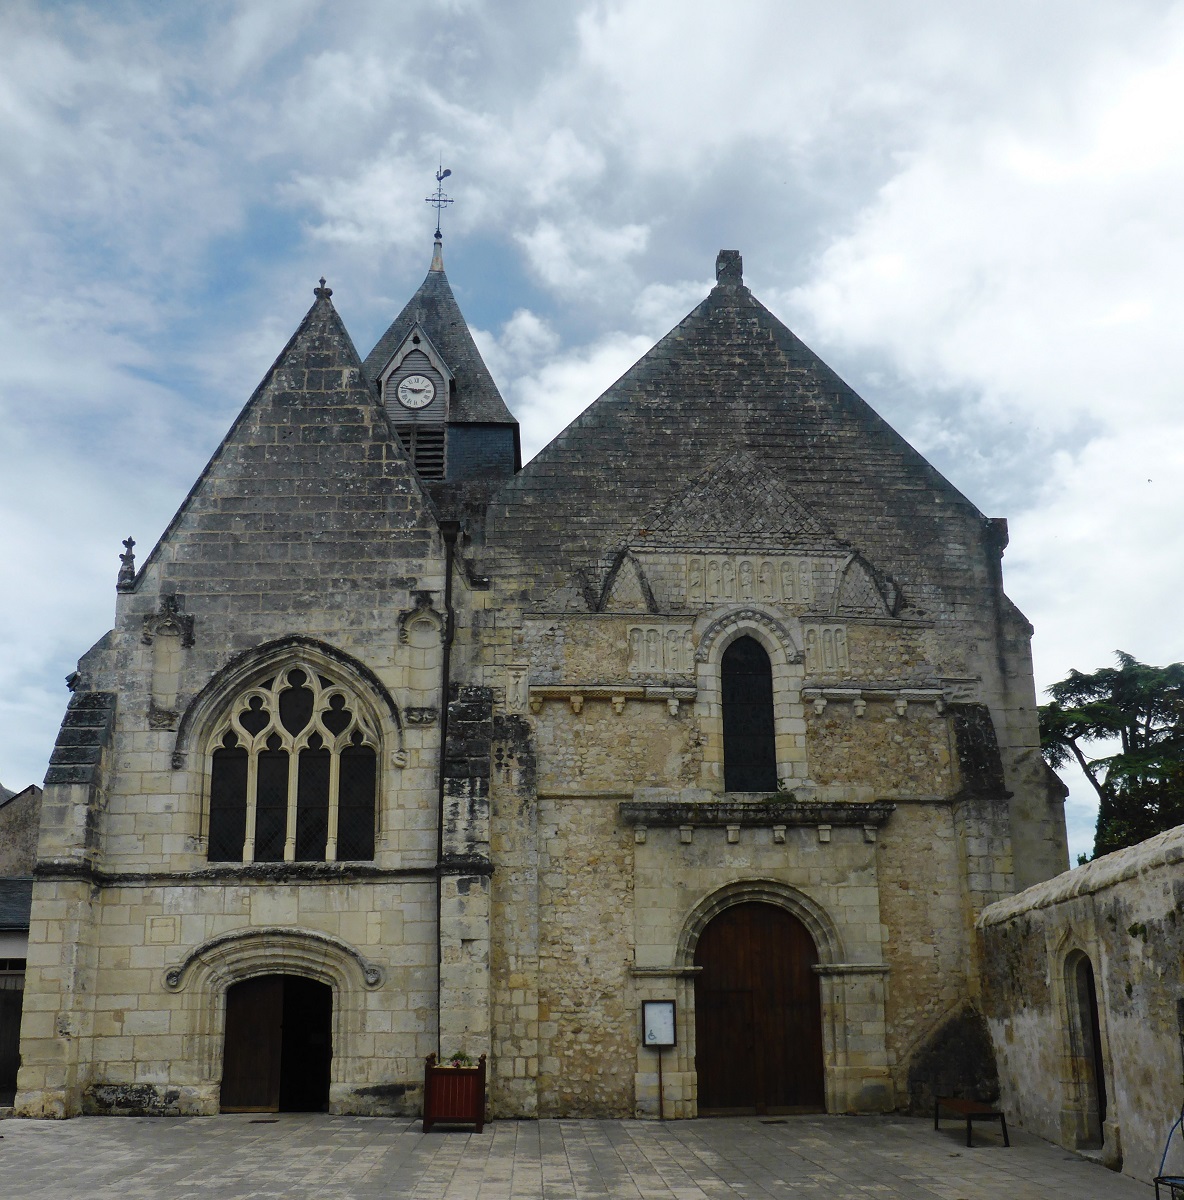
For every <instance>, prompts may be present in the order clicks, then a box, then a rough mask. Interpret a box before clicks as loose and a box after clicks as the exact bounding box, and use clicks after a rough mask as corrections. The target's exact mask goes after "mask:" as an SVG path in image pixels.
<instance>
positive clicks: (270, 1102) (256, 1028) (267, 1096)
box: [222, 975, 284, 1112]
mask: <svg viewBox="0 0 1184 1200" xmlns="http://www.w3.org/2000/svg"><path fill="white" fill-rule="evenodd" d="M283 1027H284V979H283V976H282V975H263V976H261V977H259V978H258V979H247V980H244V981H243V982H242V983H236V984H235V985H234V986H233V987H231V988H229V989H228V990H227V992H226V1042H225V1050H224V1052H223V1057H222V1111H223V1112H278V1111H279V1107H280V1062H281V1056H282V1051H283Z"/></svg>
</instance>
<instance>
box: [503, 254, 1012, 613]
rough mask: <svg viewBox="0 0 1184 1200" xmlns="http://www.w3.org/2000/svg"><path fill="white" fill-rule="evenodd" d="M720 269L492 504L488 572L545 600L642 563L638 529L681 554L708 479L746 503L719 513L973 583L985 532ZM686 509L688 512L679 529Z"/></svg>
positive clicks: (905, 571)
mask: <svg viewBox="0 0 1184 1200" xmlns="http://www.w3.org/2000/svg"><path fill="white" fill-rule="evenodd" d="M728 256H731V257H730V259H728ZM726 259H727V260H728V261H727V262H726V267H730V268H731V269H723V270H721V272H720V278H719V282H718V283H717V285H716V286H715V287H714V288H713V289H712V291H711V292H710V294H709V295H708V296H707V298H706V299H705V300H704V301H703V302H702V303H701V304H699V305H698V306H697V307H696V308H695V309H694V310H693V311H692V312H691V313H690V314H689V315H688V316H687V317H685V318H684V319H683V320H682V321H681V322H680V323H679V324H678V325H677V326H676V327H675V328H674V329H673V330H672V331H671V332H670V333H669V334H667V335H666V337H664V338H663V339H662V340H661V341H660V342H658V344H657V345H656V346H654V347H653V349H652V350H650V351H649V352H648V353H647V354H646V355H645V356H644V357H643V358H642V359H641V360H640V361H639V362H637V363H636V364H635V365H634V366H633V367H632V368H630V370H628V371H627V372H626V373H625V374H624V375H623V376H622V377H621V378H620V379H619V380H617V382H616V383H614V384H613V385H612V386H611V387H610V388H609V389H608V390H607V391H606V392H605V393H604V394H603V395H602V396H601V397H600V398H599V399H598V400H596V401H595V402H594V403H593V404H592V405H590V406H589V407H588V408H587V409H585V410H584V412H583V413H582V414H581V415H580V416H579V417H577V418H576V420H575V421H573V422H572V423H571V424H570V425H569V426H568V427H567V428H566V429H565V430H564V431H563V433H561V434H560V435H559V436H558V437H557V438H555V440H554V441H552V442H551V443H550V444H549V445H548V446H546V447H545V448H544V449H543V450H542V451H540V453H539V454H538V455H537V456H536V457H535V458H534V459H533V460H532V461H531V462H529V463H528V464H527V465H526V466H525V467H523V469H522V471H521V472H520V473H519V474H518V475H516V476H515V477H514V478H513V479H512V480H509V481H508V482H507V483H506V485H505V486H504V487H503V488H502V489H501V491H500V492H499V493H498V494H497V496H496V497H495V498H494V500H493V502H492V504H491V506H490V509H489V512H488V517H487V525H486V553H487V556H488V557H487V558H486V561H487V562H488V563H490V564H492V563H493V562H496V560H497V556H498V555H499V554H501V553H505V552H509V553H513V554H516V555H518V556H519V562H520V563H521V564H522V566H523V569H524V570H525V571H526V572H527V573H528V574H529V575H533V576H534V578H535V581H536V584H537V585H538V586H540V587H545V588H549V587H554V586H562V584H563V580H564V579H565V578H566V579H569V580H570V579H571V578H572V577H573V575H574V576H578V575H579V574H580V573H592V574H593V575H596V574H603V572H604V571H605V570H607V568H608V565H609V564H610V563H611V562H612V560H613V556H614V555H615V554H616V553H617V552H618V550H619V548H620V547H622V546H624V545H627V544H628V545H633V546H634V547H637V546H642V547H644V545H645V544H646V543H645V537H647V536H648V535H649V533H650V531H649V529H648V527H647V526H646V525H645V520H646V519H653V520H655V522H656V525H657V527H658V528H656V529H655V530H654V532H655V533H656V534H657V537H656V538H655V541H656V542H659V543H669V542H671V541H677V540H679V538H678V532H677V530H678V527H679V525H680V524H682V525H684V526H685V527H687V528H688V529H689V527H691V526H696V527H698V528H699V529H701V528H702V523H703V516H704V513H705V512H706V511H708V510H709V509H710V508H711V504H710V503H708V502H706V501H704V499H703V498H702V497H699V496H697V495H696V489H695V487H694V484H693V481H695V480H696V479H697V478H699V477H702V479H703V480H704V481H706V482H707V483H710V482H711V481H712V480H713V479H714V480H716V481H717V482H718V483H719V484H722V485H726V488H730V489H732V490H733V491H743V492H744V493H746V495H745V497H744V502H743V503H741V504H740V505H739V506H738V507H737V506H735V505H729V504H728V502H727V501H726V498H725V499H721V501H720V505H719V506H720V508H721V509H727V508H729V507H732V508H735V509H736V511H738V512H743V511H749V512H751V504H752V503H753V501H754V499H756V502H757V503H758V504H759V505H760V506H761V507H760V508H759V510H758V511H761V512H763V513H765V514H767V515H769V516H770V518H771V519H772V520H773V523H774V524H781V525H782V526H783V527H784V526H785V525H786V524H789V525H792V524H794V522H795V520H796V521H797V522H803V523H804V524H803V525H801V526H800V528H799V536H800V535H801V534H806V535H807V540H809V535H810V534H813V535H814V536H818V535H820V534H821V533H822V528H819V527H814V528H811V527H810V519H809V518H810V517H811V516H812V517H813V518H816V520H817V522H819V523H820V525H821V527H824V528H825V529H826V530H827V531H830V532H832V533H833V535H834V536H835V537H836V538H837V539H838V540H839V541H840V542H841V543H843V544H845V545H849V546H850V547H851V548H852V549H855V550H859V551H861V552H863V553H864V554H865V555H866V556H867V558H868V559H869V561H872V562H873V563H876V564H877V566H879V567H880V568H882V569H884V570H886V571H889V572H900V573H901V574H902V575H903V576H905V577H909V576H912V577H913V578H914V579H916V578H925V579H928V580H940V579H943V578H944V579H946V580H947V581H949V582H950V583H952V584H956V583H961V582H964V581H965V580H966V578H967V576H966V574H965V572H966V571H967V569H968V568H969V569H972V570H975V571H976V572H979V570H980V568H981V566H982V564H983V563H984V562H985V559H984V557H983V549H984V547H985V546H986V545H987V544H988V540H989V538H988V522H987V520H986V518H985V517H983V515H982V514H981V513H980V512H979V511H978V509H976V508H975V507H974V505H973V504H971V503H970V501H968V500H967V499H966V498H965V497H964V496H962V495H961V493H959V492H958V491H957V490H956V489H955V488H954V487H953V485H952V484H950V483H949V482H948V481H947V480H946V479H944V478H943V477H942V475H941V474H940V473H939V472H938V471H937V470H935V469H934V468H933V467H932V466H931V465H930V464H929V463H928V462H926V461H925V459H924V458H923V457H922V456H921V455H920V454H919V453H917V451H915V450H914V449H913V448H912V447H911V446H910V445H909V444H908V443H907V442H906V441H905V440H904V439H903V438H902V437H901V436H900V435H899V434H897V433H896V432H895V430H893V429H892V428H891V426H889V425H888V423H887V422H886V421H884V420H883V419H882V418H881V417H880V416H879V415H878V414H877V413H876V412H875V411H874V410H873V409H872V408H871V407H870V406H869V405H868V404H867V403H865V402H864V401H863V400H862V399H860V397H859V396H858V395H856V393H855V392H854V391H853V390H852V389H851V388H850V387H849V386H848V385H847V384H846V383H844V382H843V380H842V379H840V378H839V377H838V376H837V375H836V374H835V373H834V372H833V371H832V370H831V369H830V368H829V367H828V366H827V365H826V364H825V363H824V362H822V360H821V359H820V358H818V356H817V355H816V354H814V353H813V352H812V351H811V350H810V349H809V348H808V347H807V346H806V345H805V344H804V343H803V342H802V341H800V340H799V339H798V338H797V337H796V336H795V335H794V334H793V333H791V332H790V330H789V329H787V328H786V327H785V326H784V325H783V324H782V323H781V321H779V320H778V319H777V318H776V317H775V316H774V315H773V314H772V313H771V312H769V310H768V309H766V308H765V307H764V306H763V305H762V304H761V303H760V302H759V301H758V300H756V299H755V298H754V297H753V296H752V294H751V292H750V291H749V290H748V288H747V287H745V286H744V285H743V283H742V282H741V279H740V275H739V256H738V255H736V254H735V253H734V252H723V253H721V260H720V261H721V263H725V260H726ZM746 472H747V473H748V475H749V478H748V479H745V478H742V476H744V475H745V473H746ZM761 479H769V480H772V481H773V482H774V487H773V489H772V490H773V491H775V493H776V495H770V496H769V498H768V500H769V501H770V502H766V503H762V502H761V501H760V500H759V492H760V485H759V481H760V480H761ZM754 489H755V490H754ZM721 495H723V494H722V493H721ZM680 503H685V504H687V505H689V509H690V510H693V511H688V512H687V513H686V515H685V517H684V518H682V519H680V518H679V517H678V516H677V515H676V513H675V511H674V509H676V508H677V506H678V505H679V504H680ZM795 512H796V514H797V515H796V517H795V516H794V515H793V514H794V513H795ZM722 524H727V522H722ZM968 526H969V529H968V528H967V527H968ZM643 529H644V530H645V531H646V532H645V533H644V534H643V533H641V530H643ZM807 530H809V533H807ZM729 532H730V533H735V532H737V531H735V530H731V531H729V530H726V529H723V528H722V527H721V530H720V533H721V534H723V533H729ZM741 532H742V531H741ZM795 540H796V539H795ZM721 544H724V543H722V542H721ZM996 561H997V557H996ZM954 574H957V575H958V576H959V577H960V578H959V579H958V580H957V581H955V580H954V579H953V578H952V575H954ZM535 594H536V596H537V597H538V598H540V599H541V598H542V593H541V592H536V593H535Z"/></svg>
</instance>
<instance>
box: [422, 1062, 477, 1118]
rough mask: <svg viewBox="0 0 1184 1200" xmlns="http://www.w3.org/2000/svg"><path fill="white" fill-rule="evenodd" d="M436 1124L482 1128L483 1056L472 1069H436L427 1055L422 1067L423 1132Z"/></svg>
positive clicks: (434, 1063)
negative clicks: (443, 1123)
mask: <svg viewBox="0 0 1184 1200" xmlns="http://www.w3.org/2000/svg"><path fill="white" fill-rule="evenodd" d="M437 1121H447V1122H449V1123H455V1124H458V1125H475V1126H476V1127H477V1130H476V1131H477V1132H478V1133H480V1132H481V1130H482V1129H483V1128H484V1126H485V1055H484V1054H482V1055H481V1058H480V1061H479V1062H478V1063H477V1065H476V1066H475V1067H438V1066H436V1056H435V1055H434V1054H429V1055H428V1057H427V1062H426V1064H425V1066H424V1079H423V1131H424V1133H427V1132H428V1130H429V1129H431V1127H432V1126H433V1125H435V1124H436V1122H437Z"/></svg>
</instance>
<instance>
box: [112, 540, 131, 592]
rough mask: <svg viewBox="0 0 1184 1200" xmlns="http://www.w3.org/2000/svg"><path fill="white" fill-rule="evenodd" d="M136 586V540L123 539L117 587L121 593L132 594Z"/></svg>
mask: <svg viewBox="0 0 1184 1200" xmlns="http://www.w3.org/2000/svg"><path fill="white" fill-rule="evenodd" d="M135 586H136V539H135V538H131V537H129V538H124V539H123V553H122V554H121V555H120V556H119V577H118V578H117V579H116V581H115V587H116V589H117V590H118V591H121V592H130V591H131V590H132V588H134V587H135Z"/></svg>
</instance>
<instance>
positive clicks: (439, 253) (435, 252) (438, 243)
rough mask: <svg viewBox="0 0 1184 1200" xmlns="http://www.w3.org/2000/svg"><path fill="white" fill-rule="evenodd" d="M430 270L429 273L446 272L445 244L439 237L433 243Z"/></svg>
mask: <svg viewBox="0 0 1184 1200" xmlns="http://www.w3.org/2000/svg"><path fill="white" fill-rule="evenodd" d="M428 270H429V271H443V270H444V243H443V241H442V240H441V239H440V238H439V237H437V238H436V240H435V242H434V243H433V249H432V265H431V266H430V267H428Z"/></svg>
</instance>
